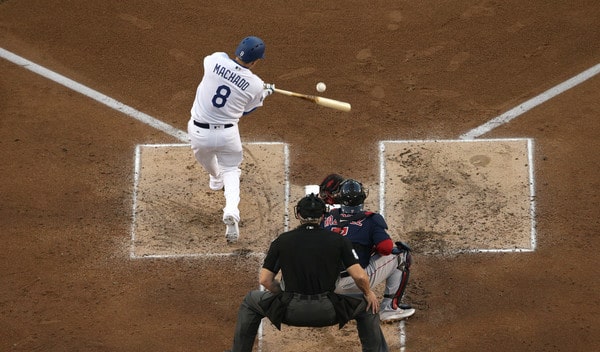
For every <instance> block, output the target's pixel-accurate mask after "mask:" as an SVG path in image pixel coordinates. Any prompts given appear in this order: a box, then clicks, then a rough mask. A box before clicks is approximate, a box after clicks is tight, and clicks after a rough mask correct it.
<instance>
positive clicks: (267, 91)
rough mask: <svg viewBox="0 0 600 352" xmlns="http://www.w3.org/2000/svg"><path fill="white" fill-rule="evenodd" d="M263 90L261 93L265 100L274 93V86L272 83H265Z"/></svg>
mask: <svg viewBox="0 0 600 352" xmlns="http://www.w3.org/2000/svg"><path fill="white" fill-rule="evenodd" d="M264 88H265V90H264V91H263V98H266V97H268V96H269V95H271V94H273V92H275V84H273V83H265V84H264Z"/></svg>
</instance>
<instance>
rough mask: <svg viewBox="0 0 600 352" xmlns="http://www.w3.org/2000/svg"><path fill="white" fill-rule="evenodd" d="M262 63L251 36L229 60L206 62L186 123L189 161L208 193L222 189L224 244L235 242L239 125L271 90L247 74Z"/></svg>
mask: <svg viewBox="0 0 600 352" xmlns="http://www.w3.org/2000/svg"><path fill="white" fill-rule="evenodd" d="M264 57H265V43H264V42H263V41H262V40H261V39H260V38H258V37H254V36H249V37H246V38H244V39H242V41H241V42H240V43H239V45H238V47H237V49H236V51H235V57H234V58H230V57H229V55H227V54H226V53H224V52H216V53H213V54H211V55H208V56H206V57H205V58H204V75H203V77H202V80H201V82H200V84H199V85H198V88H197V90H196V97H195V99H194V103H193V105H192V109H191V118H190V120H189V122H188V136H189V139H190V142H191V146H192V150H193V152H194V157H195V158H196V160H197V161H198V162H199V163H200V165H202V167H203V168H204V169H205V170H206V171H207V172H208V174H209V188H210V189H211V190H213V191H218V190H221V189H224V196H225V207H224V208H223V222H224V223H225V225H226V232H225V237H226V239H227V243H233V242H236V241H237V240H238V238H239V225H238V224H239V221H240V211H239V208H238V206H239V202H240V174H241V169H240V164H241V163H242V159H243V152H242V142H241V139H240V134H239V129H238V122H239V120H240V118H241V117H242V116H244V115H246V114H248V113H250V112H252V111H253V110H255V109H256V108H258V107H260V106H262V105H263V101H264V99H265V98H266V97H267V96H269V95H271V94H272V93H273V89H274V88H275V85H273V84H265V82H264V81H263V80H262V79H261V78H260V77H258V76H257V75H256V74H254V73H253V72H252V69H253V68H254V67H256V65H257V64H258V62H259V60H261V59H264Z"/></svg>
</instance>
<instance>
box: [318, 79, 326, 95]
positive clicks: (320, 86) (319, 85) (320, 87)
mask: <svg viewBox="0 0 600 352" xmlns="http://www.w3.org/2000/svg"><path fill="white" fill-rule="evenodd" d="M325 89H327V86H326V85H325V83H323V82H319V83H317V92H319V93H323V92H324V91H325Z"/></svg>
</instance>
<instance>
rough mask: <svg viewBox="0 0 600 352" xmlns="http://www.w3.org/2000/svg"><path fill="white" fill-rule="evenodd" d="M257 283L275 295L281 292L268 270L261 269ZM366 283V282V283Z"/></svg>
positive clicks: (272, 274) (272, 273)
mask: <svg viewBox="0 0 600 352" xmlns="http://www.w3.org/2000/svg"><path fill="white" fill-rule="evenodd" d="M258 282H259V283H260V284H261V285H263V286H264V287H265V288H266V289H267V290H269V291H271V292H273V293H275V294H277V293H279V292H281V286H280V284H279V280H276V279H275V273H274V272H272V271H271V270H269V269H265V268H261V269H260V274H259V276H258ZM367 282H368V281H367Z"/></svg>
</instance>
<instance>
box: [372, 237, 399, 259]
mask: <svg viewBox="0 0 600 352" xmlns="http://www.w3.org/2000/svg"><path fill="white" fill-rule="evenodd" d="M392 248H394V242H392V240H391V239H390V238H388V239H387V240H383V241H381V242H379V243H377V245H376V246H375V250H377V253H379V254H381V255H390V254H391V253H392Z"/></svg>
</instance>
